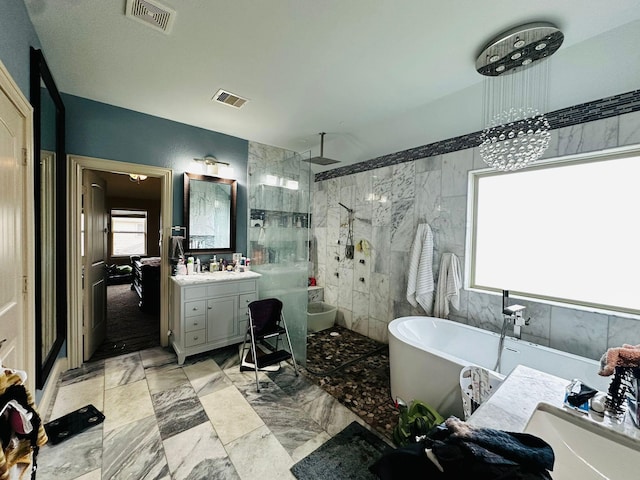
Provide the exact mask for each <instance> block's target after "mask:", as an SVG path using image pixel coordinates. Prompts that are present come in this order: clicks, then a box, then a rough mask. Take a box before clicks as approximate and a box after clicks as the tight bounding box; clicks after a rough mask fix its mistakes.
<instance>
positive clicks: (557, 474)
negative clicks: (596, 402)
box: [524, 403, 640, 480]
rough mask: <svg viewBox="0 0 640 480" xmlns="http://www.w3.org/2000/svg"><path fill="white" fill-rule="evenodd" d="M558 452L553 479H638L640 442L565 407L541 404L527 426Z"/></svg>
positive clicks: (528, 431)
mask: <svg viewBox="0 0 640 480" xmlns="http://www.w3.org/2000/svg"><path fill="white" fill-rule="evenodd" d="M524 431H525V433H530V434H532V435H535V436H537V437H540V438H542V439H543V440H545V441H546V442H547V443H548V444H549V445H551V447H552V448H553V451H554V453H555V465H554V469H553V472H551V476H552V477H553V479H554V480H564V479H571V480H575V479H580V480H591V479H594V480H596V479H597V480H603V479H611V480H614V479H615V480H637V479H638V478H639V477H638V475H639V474H638V465H640V442H638V441H636V440H634V439H632V438H630V437H627V436H626V435H623V434H621V433H618V432H616V431H613V430H611V429H609V428H606V427H604V426H602V425H598V424H597V423H595V422H593V421H591V420H589V419H587V418H583V417H580V416H578V414H574V413H572V412H569V411H567V410H565V409H562V408H557V407H554V406H551V405H548V404H545V403H541V404H539V405H538V406H537V408H536V409H535V411H534V413H533V415H532V416H531V418H530V419H529V422H528V423H527V426H526V427H525V429H524Z"/></svg>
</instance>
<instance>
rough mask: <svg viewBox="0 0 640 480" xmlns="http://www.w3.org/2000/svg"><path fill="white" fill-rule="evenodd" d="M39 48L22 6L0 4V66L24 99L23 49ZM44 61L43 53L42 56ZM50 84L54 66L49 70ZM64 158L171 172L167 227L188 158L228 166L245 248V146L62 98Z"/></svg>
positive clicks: (9, 0) (178, 209)
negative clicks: (77, 157)
mask: <svg viewBox="0 0 640 480" xmlns="http://www.w3.org/2000/svg"><path fill="white" fill-rule="evenodd" d="M32 46H33V47H35V48H41V45H40V40H39V39H38V35H37V34H36V32H35V29H34V27H33V24H32V23H31V19H30V18H29V15H28V13H27V8H26V6H25V4H24V2H23V1H22V0H0V60H2V63H3V64H4V65H5V67H6V68H7V70H8V71H9V74H10V75H11V76H12V77H13V79H14V80H15V82H16V83H17V84H18V87H19V88H20V89H21V90H22V93H23V94H24V95H25V97H26V98H29V70H30V68H29V47H32ZM44 55H45V58H46V51H44ZM49 68H50V70H51V72H52V74H53V76H54V80H55V72H56V69H55V65H51V64H50V65H49ZM62 99H63V102H64V104H65V108H66V123H67V126H66V137H67V138H66V151H67V153H69V154H75V155H83V156H89V157H97V158H104V159H109V160H117V161H121V162H130V163H140V164H143V165H154V166H160V167H165V168H171V169H172V170H173V175H174V185H173V224H174V225H183V224H184V223H183V220H182V209H183V207H182V197H183V173H184V172H185V171H194V172H197V173H202V172H201V171H198V165H197V164H195V162H193V159H194V158H202V157H204V156H206V155H213V156H215V157H217V158H218V159H219V160H221V161H224V162H228V163H230V164H231V165H232V166H233V167H234V169H235V172H236V177H237V180H238V205H237V212H238V218H237V231H236V233H237V239H236V250H237V251H244V249H245V248H246V245H247V159H248V150H249V143H248V141H247V140H242V139H240V138H236V137H231V136H229V135H224V134H222V133H217V132H212V131H209V130H204V129H202V128H196V127H192V126H189V125H185V124H182V123H177V122H172V121H169V120H164V119H161V118H158V117H153V116H150V115H144V114H141V113H137V112H134V111H131V110H127V109H124V108H118V107H114V106H111V105H106V104H103V103H99V102H94V101H92V100H87V99H84V98H80V97H76V96H73V95H66V94H62Z"/></svg>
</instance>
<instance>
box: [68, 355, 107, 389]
mask: <svg viewBox="0 0 640 480" xmlns="http://www.w3.org/2000/svg"><path fill="white" fill-rule="evenodd" d="M102 376H104V360H99V361H97V362H90V363H85V364H83V365H82V366H81V367H78V368H73V369H71V370H67V371H66V372H64V373H62V374H61V375H60V386H61V387H64V386H66V385H71V384H72V383H78V382H84V381H85V380H90V379H92V378H95V377H102Z"/></svg>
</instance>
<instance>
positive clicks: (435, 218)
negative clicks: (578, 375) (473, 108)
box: [312, 112, 640, 359]
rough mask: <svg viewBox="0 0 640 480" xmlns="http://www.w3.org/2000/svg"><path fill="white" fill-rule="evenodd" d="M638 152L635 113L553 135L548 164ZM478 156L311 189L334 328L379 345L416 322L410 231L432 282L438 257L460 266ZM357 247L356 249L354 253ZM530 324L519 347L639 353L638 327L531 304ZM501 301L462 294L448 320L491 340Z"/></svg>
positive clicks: (451, 157) (639, 115)
mask: <svg viewBox="0 0 640 480" xmlns="http://www.w3.org/2000/svg"><path fill="white" fill-rule="evenodd" d="M639 143H640V112H633V113H627V114H624V115H619V116H615V117H609V118H604V119H601V120H596V121H590V122H587V123H582V124H575V125H571V126H568V127H565V128H559V129H556V130H553V136H552V142H551V145H550V147H549V149H548V151H547V153H546V154H545V155H546V156H547V157H555V156H563V155H570V154H576V153H583V152H589V151H596V150H601V149H606V148H611V147H616V146H623V145H633V144H639ZM483 167H484V164H483V163H482V161H481V160H480V158H479V155H478V151H477V148H468V149H465V150H459V151H455V152H451V153H446V154H442V155H435V156H430V157H426V158H420V159H417V160H412V161H408V162H404V163H399V164H395V165H388V166H384V167H380V168H376V169H372V170H367V171H360V172H357V173H353V174H350V175H344V176H338V177H333V178H327V179H325V180H321V181H317V182H316V183H315V184H314V186H313V201H312V232H313V237H314V244H315V248H316V259H315V265H314V270H315V276H316V278H317V279H318V284H319V285H321V286H323V287H324V295H325V301H326V302H327V303H330V304H333V305H337V306H338V312H339V313H338V317H337V319H338V323H340V324H341V325H343V326H346V327H347V328H350V329H352V330H355V331H357V332H359V333H362V334H365V335H367V336H369V337H371V338H374V339H376V340H378V341H383V342H386V341H387V340H388V337H387V325H388V323H389V322H390V321H391V320H392V319H394V318H397V317H400V316H404V315H414V314H418V315H420V314H424V312H422V311H421V310H417V309H415V308H413V307H411V305H410V304H409V303H408V302H407V300H406V297H405V293H406V286H407V271H408V258H409V252H410V249H411V243H412V241H413V236H414V234H415V229H416V226H417V225H418V223H423V222H427V223H429V224H430V226H431V228H432V230H433V234H434V259H433V265H434V275H435V279H436V281H437V274H438V271H439V265H440V257H441V255H442V253H444V252H453V253H455V254H456V255H457V256H458V257H459V258H460V260H461V263H462V264H463V265H464V256H465V231H466V221H467V218H466V214H467V212H466V209H467V174H468V172H469V171H470V170H473V169H478V168H483ZM338 201H340V202H342V203H344V204H345V205H347V206H349V207H350V208H353V209H354V210H355V221H354V242H355V244H356V252H355V256H354V258H353V259H346V258H345V241H346V235H347V226H348V225H347V219H348V216H347V212H346V210H344V209H343V208H341V207H340V206H339V205H338ZM358 247H360V248H358ZM518 303H524V304H525V305H526V306H527V307H528V308H527V314H528V316H531V323H530V325H529V326H527V327H525V328H524V330H523V338H525V339H528V340H530V341H533V342H536V343H539V344H542V345H546V346H550V347H552V348H557V349H560V350H564V351H567V352H571V353H575V354H578V355H582V356H586V357H590V358H595V359H599V358H600V355H601V354H602V353H603V352H604V351H605V350H606V349H607V348H608V347H610V346H619V345H620V344H622V343H624V342H626V343H634V344H640V321H638V320H634V319H629V318H623V317H618V316H613V315H606V314H601V313H593V312H585V311H583V310H577V309H572V308H564V307H558V306H551V305H548V304H542V303H537V302H531V301H527V302H523V301H520V300H519V301H518ZM500 310H501V298H500V297H499V296H496V295H488V294H482V293H477V292H471V291H465V290H463V291H462V294H461V302H460V309H458V310H454V311H453V312H452V313H451V315H450V318H451V319H453V320H456V321H459V322H463V323H467V324H470V325H474V326H478V327H481V328H484V329H487V330H492V331H499V330H500V327H501V322H502V319H501V317H500V316H499V312H500Z"/></svg>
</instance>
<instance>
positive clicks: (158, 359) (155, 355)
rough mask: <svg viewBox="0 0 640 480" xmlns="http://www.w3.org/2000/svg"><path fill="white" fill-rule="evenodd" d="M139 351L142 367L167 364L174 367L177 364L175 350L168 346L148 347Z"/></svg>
mask: <svg viewBox="0 0 640 480" xmlns="http://www.w3.org/2000/svg"><path fill="white" fill-rule="evenodd" d="M139 353H140V358H141V359H142V366H143V367H144V368H151V367H162V366H164V365H169V364H174V365H175V366H176V368H177V367H178V366H179V365H178V357H177V356H176V354H175V352H174V351H173V350H172V349H170V348H168V347H167V348H164V347H155V348H148V349H146V350H142V351H140V352H139Z"/></svg>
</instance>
